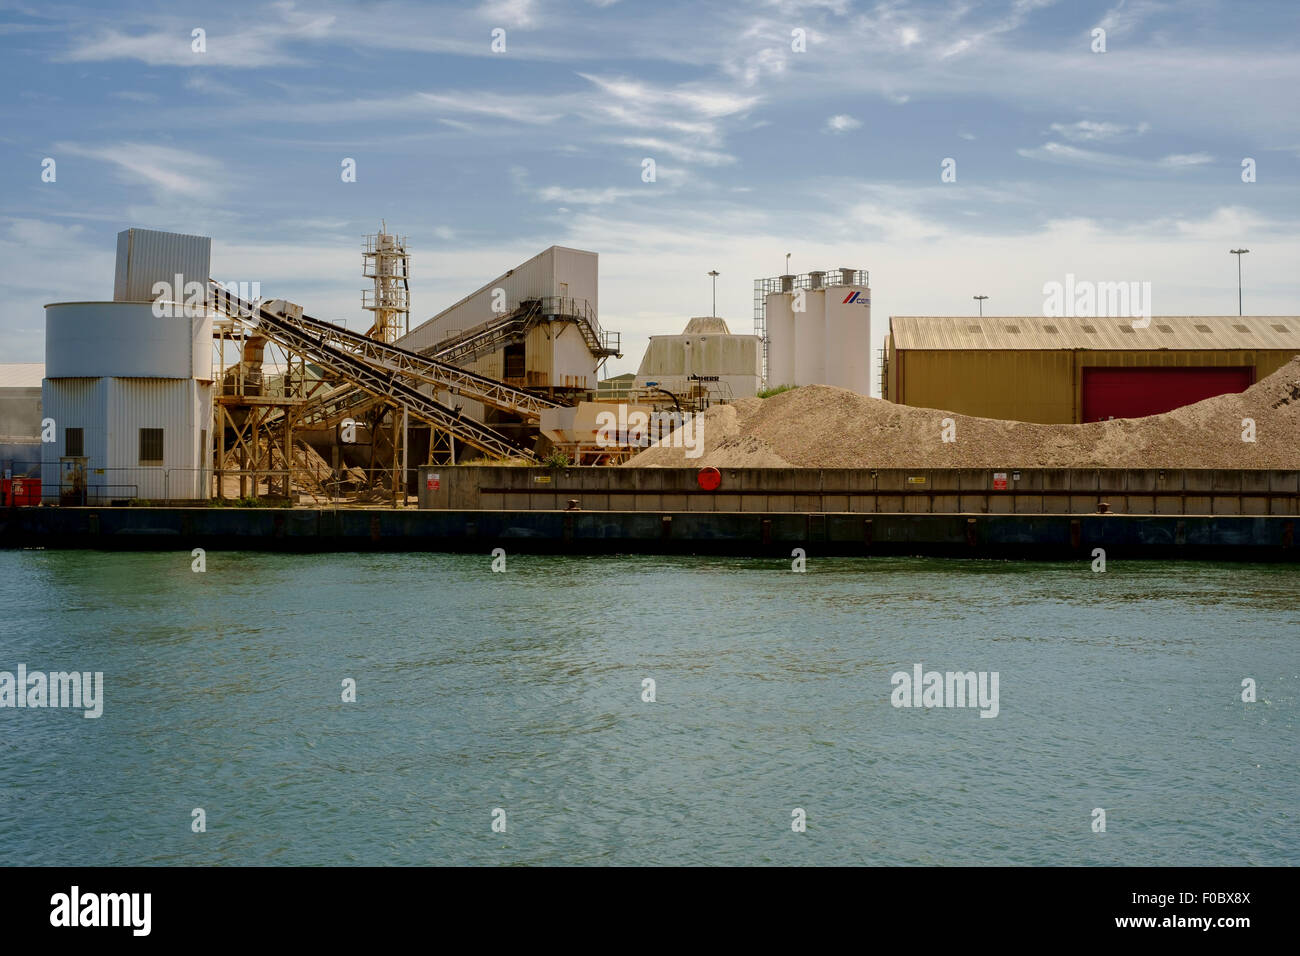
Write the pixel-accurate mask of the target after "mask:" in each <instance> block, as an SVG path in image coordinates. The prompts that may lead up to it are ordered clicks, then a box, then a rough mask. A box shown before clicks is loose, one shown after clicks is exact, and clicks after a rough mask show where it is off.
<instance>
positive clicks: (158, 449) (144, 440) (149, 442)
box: [140, 428, 163, 465]
mask: <svg viewBox="0 0 1300 956" xmlns="http://www.w3.org/2000/svg"><path fill="white" fill-rule="evenodd" d="M162 463H163V430H162V429H161V428H142V429H140V464H142V465H161V464H162Z"/></svg>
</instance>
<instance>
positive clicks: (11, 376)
mask: <svg viewBox="0 0 1300 956" xmlns="http://www.w3.org/2000/svg"><path fill="white" fill-rule="evenodd" d="M44 377H45V363H44V362H19V363H17V364H14V365H0V388H40V387H41V379H43V378H44Z"/></svg>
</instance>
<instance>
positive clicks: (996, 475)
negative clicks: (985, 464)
mask: <svg viewBox="0 0 1300 956" xmlns="http://www.w3.org/2000/svg"><path fill="white" fill-rule="evenodd" d="M993 490H994V491H1006V490H1007V473H1006V472H1005V471H995V472H993Z"/></svg>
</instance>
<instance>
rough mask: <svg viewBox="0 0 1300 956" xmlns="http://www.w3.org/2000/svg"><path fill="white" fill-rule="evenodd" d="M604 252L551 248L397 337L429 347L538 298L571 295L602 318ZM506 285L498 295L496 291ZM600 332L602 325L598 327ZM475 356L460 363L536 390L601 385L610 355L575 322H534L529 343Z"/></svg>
mask: <svg viewBox="0 0 1300 956" xmlns="http://www.w3.org/2000/svg"><path fill="white" fill-rule="evenodd" d="M598 285H599V278H598V256H597V254H596V253H594V252H584V251H583V250H581V249H569V248H566V247H564V246H551V247H550V248H548V249H546V250H544V251H542V252H540V253H538V254H537V255H535V256H533V257H532V258H531V259H529V260H528V261H527V262H524V263H521V264H520V265H518V266H516V267H515V268H513V269H511V270H509V271H508V272H505V273H503V274H502V275H499V276H497V277H496V278H495V279H493V280H492V281H491V282H488V283H486V284H484V285H483V286H482V287H480V288H479V289H476V290H475V291H474V292H471V293H470V294H469V295H467V296H465V298H463V299H461V300H460V301H459V302H456V303H455V304H454V305H451V306H449V307H448V308H446V309H444V310H443V311H441V312H439V313H438V314H437V315H435V316H434V317H433V318H431V319H429V320H428V321H426V322H423V323H421V324H420V325H419V326H417V327H416V328H414V329H412V330H411V331H410V333H408V334H407V335H405V336H403V337H402V338H400V339H398V340H397V344H398V345H400V346H402V347H403V348H407V349H412V350H414V351H417V352H424V351H427V350H428V349H431V348H433V347H434V346H437V345H440V344H441V343H444V342H446V341H448V340H451V339H455V338H457V337H460V336H463V335H464V334H465V333H468V332H471V331H473V330H475V329H482V328H485V327H490V326H492V325H493V324H494V323H497V322H499V321H501V319H502V317H503V316H506V315H510V314H511V313H513V312H514V311H515V310H516V309H518V308H519V306H520V304H521V303H523V302H524V301H526V300H532V299H557V298H558V299H564V300H571V301H572V302H573V303H574V304H575V307H577V308H580V309H581V308H585V309H586V310H588V311H589V313H590V316H591V319H592V321H593V323H595V322H598V316H599V314H600V313H599V302H598ZM497 289H500V290H501V293H500V294H499V295H498V294H496V293H495V290H497ZM597 330H599V326H598V325H597ZM500 345H501V347H500V348H493V349H489V350H486V351H484V352H481V353H479V354H472V353H471V357H470V358H468V359H466V360H465V361H457V362H456V364H458V365H462V366H463V367H465V368H470V369H472V370H474V371H476V372H479V373H480V374H483V375H487V376H489V377H491V378H495V379H500V380H502V381H509V382H511V383H512V384H518V385H524V386H527V387H530V388H595V387H596V382H597V374H596V372H597V369H598V367H599V365H600V362H601V361H602V360H603V357H600V356H596V355H593V354H592V352H591V350H590V349H589V348H588V345H587V343H586V342H585V341H584V339H583V336H582V333H581V332H580V330H579V329H578V328H577V327H576V326H575V325H574V324H573V323H548V324H546V325H539V326H535V327H533V328H531V329H530V330H529V331H528V332H527V333H526V334H525V337H524V340H523V341H522V342H511V343H509V346H510V347H509V348H508V347H507V343H505V342H504V341H503V342H501V343H500ZM507 366H509V367H507Z"/></svg>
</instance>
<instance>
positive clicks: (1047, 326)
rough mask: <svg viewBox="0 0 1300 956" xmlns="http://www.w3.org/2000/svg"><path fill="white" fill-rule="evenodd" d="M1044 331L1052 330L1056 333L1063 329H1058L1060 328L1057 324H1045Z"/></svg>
mask: <svg viewBox="0 0 1300 956" xmlns="http://www.w3.org/2000/svg"><path fill="white" fill-rule="evenodd" d="M1043 331H1044V332H1051V333H1052V334H1053V335H1055V334H1056V333H1057V332H1059V331H1061V330H1060V329H1058V328H1057V327H1056V326H1054V325H1044V326H1043Z"/></svg>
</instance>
